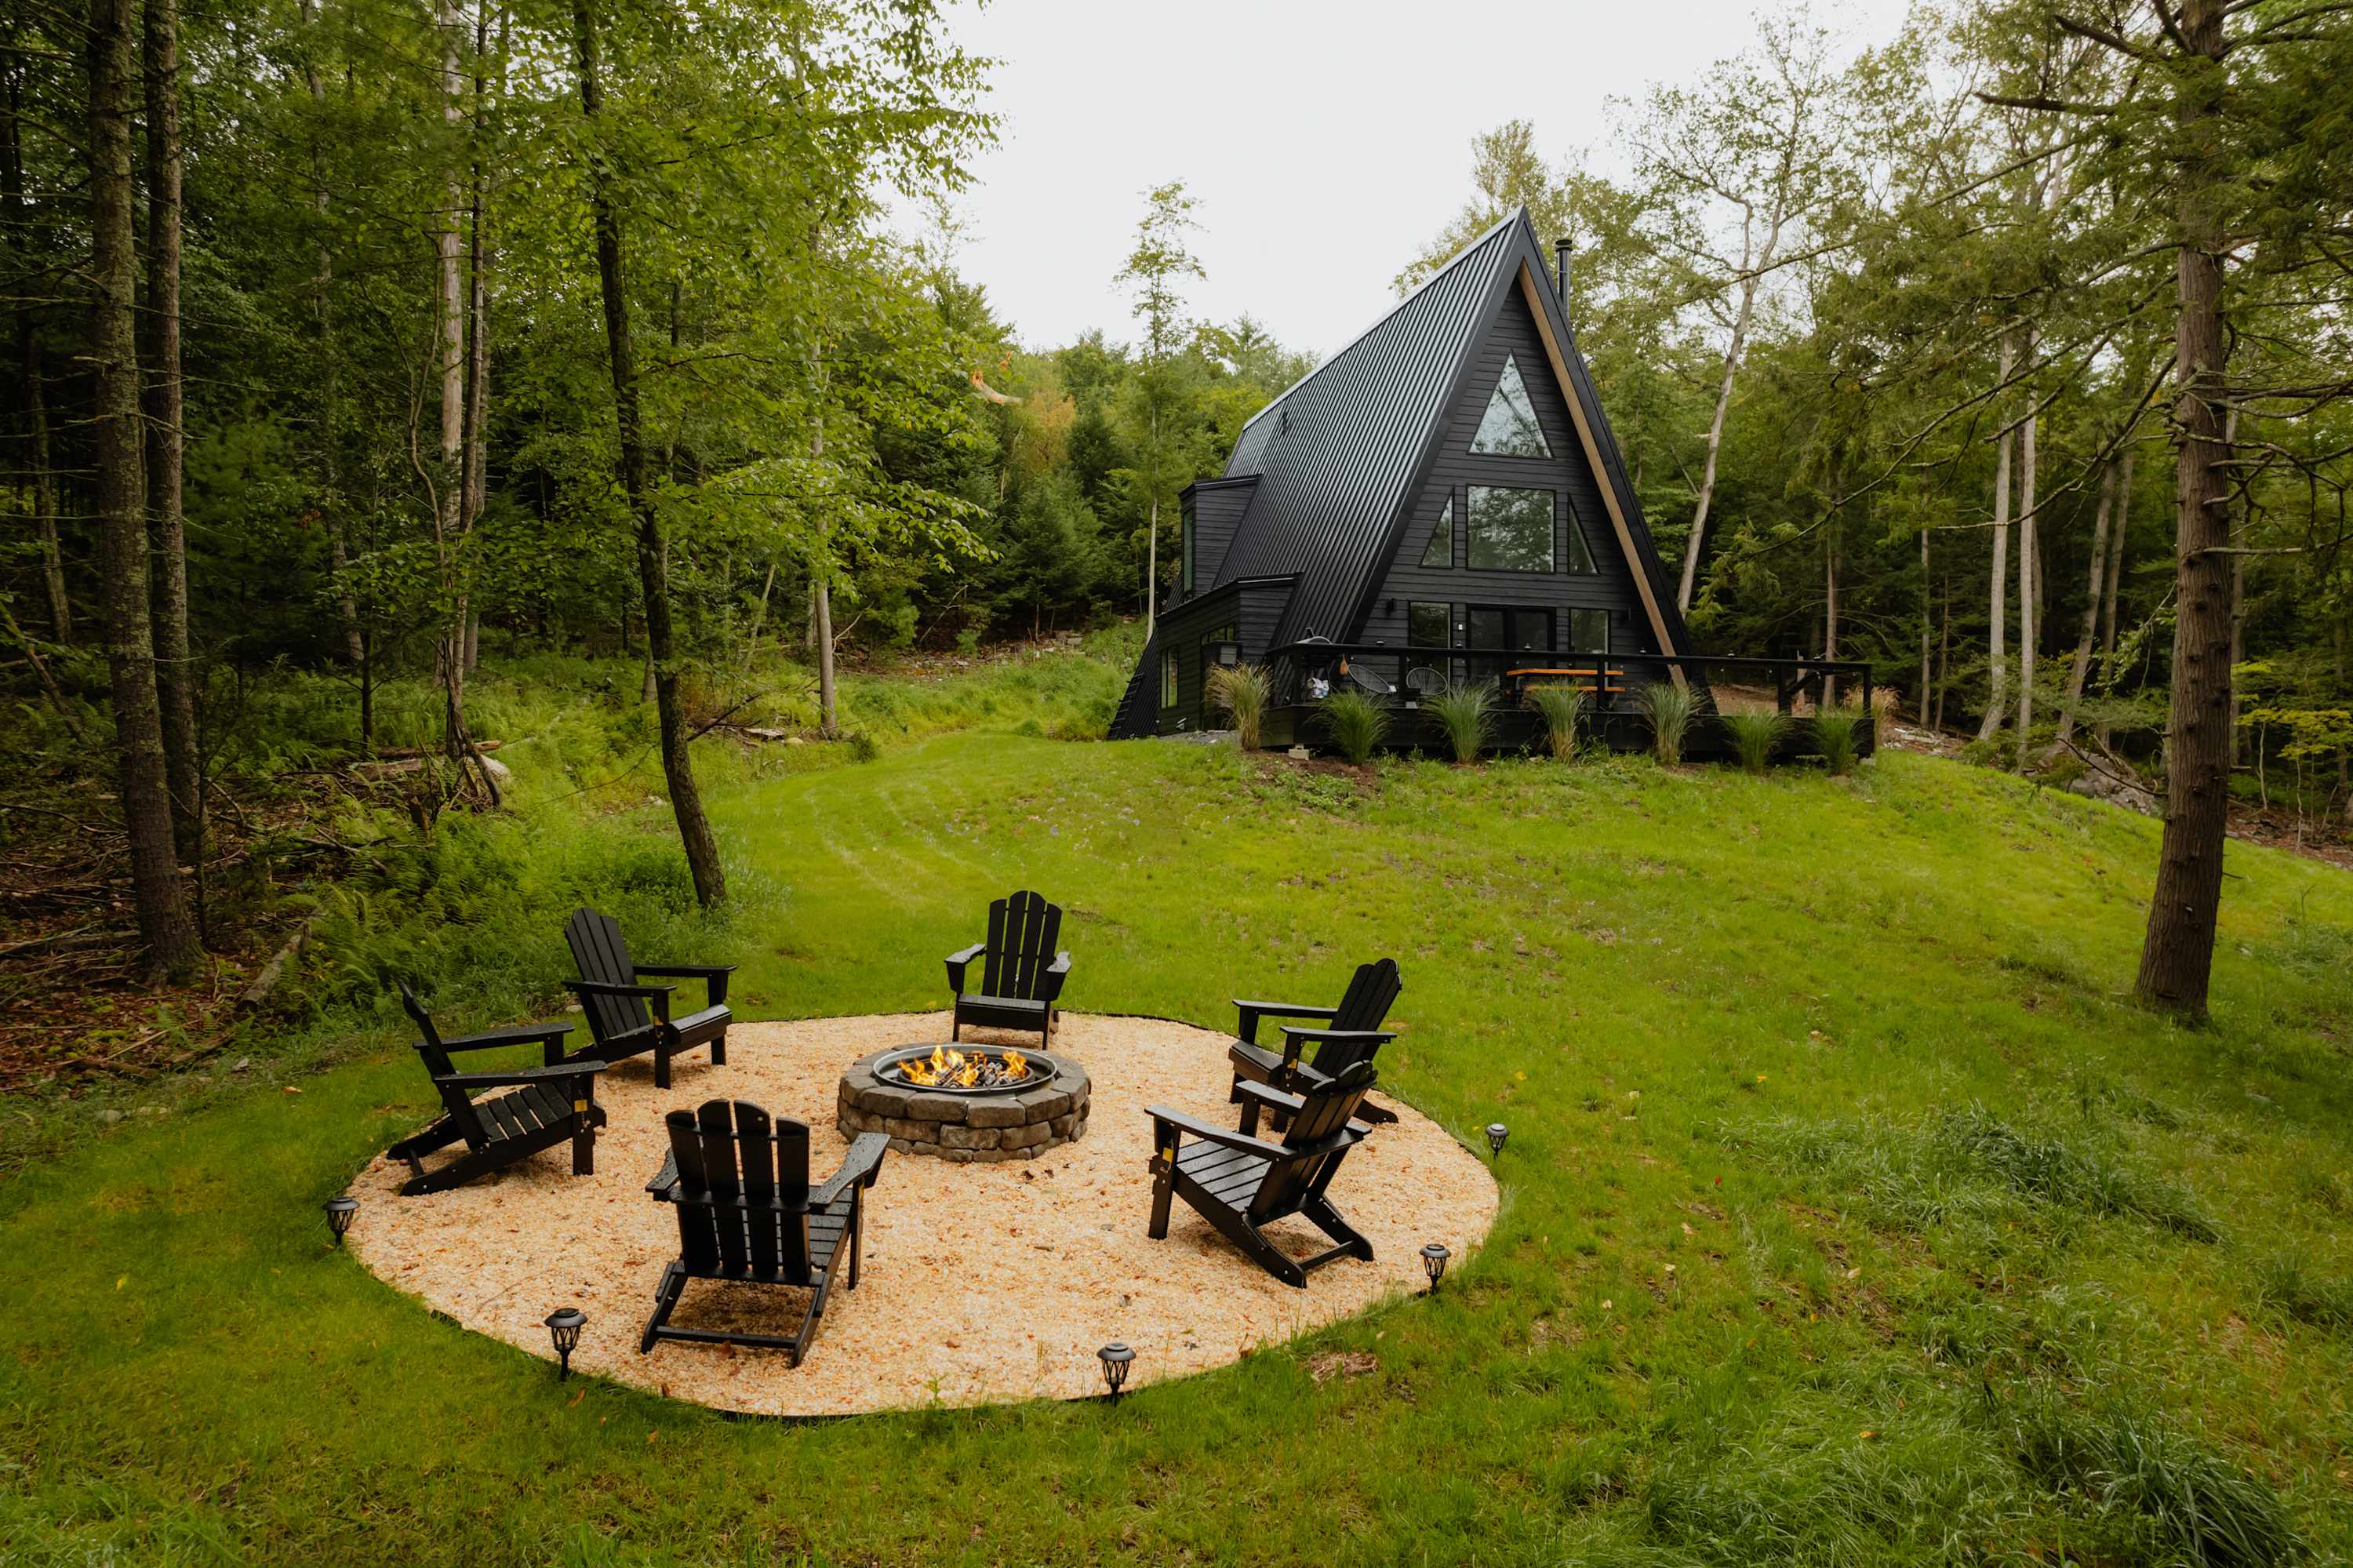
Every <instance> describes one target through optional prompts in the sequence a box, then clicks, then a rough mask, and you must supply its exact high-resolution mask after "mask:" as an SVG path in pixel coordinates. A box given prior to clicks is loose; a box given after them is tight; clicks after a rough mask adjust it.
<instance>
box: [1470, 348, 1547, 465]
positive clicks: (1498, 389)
mask: <svg viewBox="0 0 2353 1568" xmlns="http://www.w3.org/2000/svg"><path fill="white" fill-rule="evenodd" d="M1471 450H1472V451H1474V452H1482V453H1484V454H1486V455H1488V456H1492V457H1533V458H1548V457H1550V456H1552V446H1551V444H1550V443H1549V442H1547V441H1546V440H1545V433H1544V426H1543V425H1541V424H1539V423H1537V421H1536V406H1535V400H1534V399H1532V398H1531V397H1529V396H1528V384H1527V383H1526V382H1525V381H1524V380H1522V379H1521V378H1520V362H1519V361H1518V360H1516V359H1514V358H1513V357H1511V356H1510V355H1504V374H1503V375H1502V376H1500V377H1498V378H1497V380H1496V382H1495V391H1494V395H1493V397H1489V398H1488V399H1487V410H1486V412H1485V413H1483V414H1482V415H1480V416H1479V433H1478V434H1477V435H1475V436H1473V437H1472V438H1471Z"/></svg>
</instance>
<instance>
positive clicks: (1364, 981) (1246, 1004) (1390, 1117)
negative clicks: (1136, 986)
mask: <svg viewBox="0 0 2353 1568" xmlns="http://www.w3.org/2000/svg"><path fill="white" fill-rule="evenodd" d="M1404 990H1405V984H1404V982H1403V981H1402V980H1398V966H1397V960H1396V959H1380V960H1378V961H1377V962H1375V963H1369V964H1364V965H1360V966H1358V968H1357V969H1356V974H1355V975H1354V976H1353V977H1352V978H1351V979H1350V980H1349V981H1348V990H1347V991H1346V993H1345V995H1343V996H1342V997H1341V998H1340V1001H1339V1003H1338V1004H1337V1005H1336V1006H1333V1007H1310V1006H1305V1005H1303V1004H1300V1003H1296V1002H1287V1001H1243V1000H1242V999H1240V998H1239V997H1237V998H1236V999H1235V1000H1234V1012H1235V1014H1236V1028H1235V1034H1236V1036H1237V1037H1236V1039H1235V1040H1234V1042H1233V1044H1230V1045H1229V1046H1228V1047H1227V1049H1226V1060H1227V1061H1228V1062H1229V1064H1231V1065H1232V1067H1233V1069H1234V1083H1233V1094H1232V1101H1233V1103H1234V1104H1236V1105H1240V1104H1241V1103H1242V1098H1243V1096H1242V1090H1243V1086H1244V1085H1246V1084H1252V1083H1257V1084H1265V1085H1268V1086H1271V1087H1273V1088H1278V1089H1282V1090H1284V1091H1286V1092H1288V1093H1292V1094H1303V1093H1305V1092H1307V1091H1308V1090H1310V1089H1314V1088H1318V1087H1321V1086H1324V1085H1327V1084H1329V1083H1331V1082H1332V1080H1333V1079H1335V1077H1337V1076H1338V1075H1340V1074H1341V1073H1343V1072H1345V1071H1346V1070H1347V1069H1348V1068H1349V1067H1351V1066H1353V1065H1356V1063H1359V1062H1370V1061H1371V1060H1372V1059H1373V1057H1374V1054H1376V1053H1377V1052H1378V1051H1379V1050H1380V1048H1381V1047H1382V1046H1383V1045H1386V1044H1388V1042H1389V1041H1391V1040H1393V1039H1395V1038H1396V1037H1397V1036H1396V1033H1395V1032H1394V1031H1391V1030H1385V1029H1383V1028H1382V1027H1381V1025H1382V1023H1383V1022H1385V1021H1386V1020H1387V1019H1388V1012H1389V1009H1390V1008H1391V1007H1392V1006H1394V1005H1395V1004H1396V1002H1397V999H1398V995H1399V994H1400V993H1401V992H1402V991H1404ZM1272 1018H1303V1019H1312V1020H1314V1021H1315V1022H1316V1023H1318V1024H1320V1025H1322V1027H1319V1028H1304V1027H1301V1026H1299V1025H1296V1024H1286V1025H1284V1026H1283V1027H1282V1046H1281V1047H1280V1048H1279V1049H1278V1048H1274V1047H1270V1046H1266V1045H1261V1044H1259V1041H1258V1032H1259V1025H1260V1024H1261V1022H1265V1021H1266V1020H1268V1019H1272ZM1309 1045H1314V1047H1315V1054H1314V1059H1313V1060H1303V1056H1304V1054H1305V1052H1306V1048H1307V1047H1308V1046H1309ZM1356 1116H1357V1117H1359V1118H1362V1119H1363V1120H1365V1121H1366V1122H1392V1121H1395V1120H1397V1113H1396V1112H1394V1111H1388V1110H1384V1109H1382V1108H1381V1107H1378V1106H1375V1105H1367V1106H1364V1107H1360V1108H1359V1109H1358V1110H1357V1111H1356ZM1275 1120H1276V1125H1277V1127H1278V1128H1279V1127H1280V1126H1281V1125H1282V1115H1281V1113H1277V1116H1276V1118H1275Z"/></svg>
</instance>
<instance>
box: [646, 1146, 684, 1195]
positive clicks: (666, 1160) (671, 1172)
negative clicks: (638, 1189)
mask: <svg viewBox="0 0 2353 1568" xmlns="http://www.w3.org/2000/svg"><path fill="white" fill-rule="evenodd" d="M677 1185H678V1156H677V1155H676V1154H665V1155H663V1156H662V1162H661V1169H660V1170H659V1171H655V1172H654V1179H653V1180H652V1181H649V1182H647V1183H646V1191H647V1192H651V1193H652V1194H653V1195H654V1202H657V1203H667V1202H670V1192H671V1189H672V1188H674V1187H676V1186H677Z"/></svg>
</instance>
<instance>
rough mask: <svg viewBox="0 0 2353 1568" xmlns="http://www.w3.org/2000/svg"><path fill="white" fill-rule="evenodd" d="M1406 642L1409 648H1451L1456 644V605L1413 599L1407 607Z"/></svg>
mask: <svg viewBox="0 0 2353 1568" xmlns="http://www.w3.org/2000/svg"><path fill="white" fill-rule="evenodd" d="M1405 643H1406V646H1407V647H1409V648H1451V647H1452V646H1453V645H1454V607H1453V606H1452V605H1451V604H1429V603H1425V602H1423V601H1422V600H1420V599H1413V600H1410V601H1409V602H1408V603H1407V605H1406V607H1405Z"/></svg>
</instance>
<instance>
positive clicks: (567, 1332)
mask: <svg viewBox="0 0 2353 1568" xmlns="http://www.w3.org/2000/svg"><path fill="white" fill-rule="evenodd" d="M587 1325H588V1314H587V1313H586V1312H583V1311H582V1310H580V1308H577V1307H558V1308H556V1309H555V1310H554V1311H553V1312H550V1313H549V1314H548V1315H547V1335H548V1338H550V1339H552V1340H554V1341H555V1353H556V1355H557V1356H558V1357H559V1358H560V1359H561V1360H562V1361H563V1363H564V1364H563V1365H562V1367H561V1368H559V1369H558V1370H557V1372H556V1374H555V1381H556V1382H558V1383H562V1382H563V1381H564V1380H565V1378H568V1377H570V1376H571V1375H572V1351H573V1348H574V1347H575V1346H576V1345H578V1344H579V1343H580V1330H582V1329H584V1328H586V1327H587Z"/></svg>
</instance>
